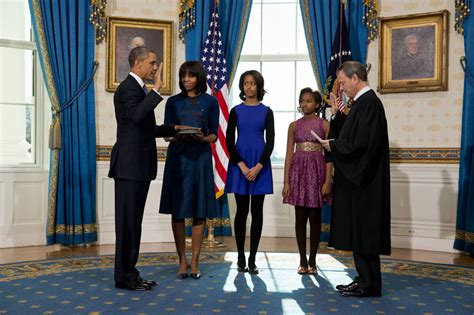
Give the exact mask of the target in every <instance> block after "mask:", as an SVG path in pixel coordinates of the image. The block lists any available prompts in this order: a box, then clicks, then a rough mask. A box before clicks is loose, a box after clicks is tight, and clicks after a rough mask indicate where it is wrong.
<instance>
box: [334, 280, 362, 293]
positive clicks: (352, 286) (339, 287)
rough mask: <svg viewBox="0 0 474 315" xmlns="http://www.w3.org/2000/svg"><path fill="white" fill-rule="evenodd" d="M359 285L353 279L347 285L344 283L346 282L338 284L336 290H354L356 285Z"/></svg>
mask: <svg viewBox="0 0 474 315" xmlns="http://www.w3.org/2000/svg"><path fill="white" fill-rule="evenodd" d="M358 286H359V285H358V284H357V282H355V281H353V282H351V283H349V284H347V285H344V284H339V285H336V290H338V291H340V292H343V291H352V290H354V289H355V288H356V287H358Z"/></svg>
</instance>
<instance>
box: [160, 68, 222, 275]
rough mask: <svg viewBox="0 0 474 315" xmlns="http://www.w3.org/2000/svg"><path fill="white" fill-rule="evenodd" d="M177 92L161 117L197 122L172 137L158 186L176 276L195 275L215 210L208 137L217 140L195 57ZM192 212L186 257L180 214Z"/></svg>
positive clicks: (211, 102) (213, 106)
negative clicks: (171, 241) (170, 236)
mask: <svg viewBox="0 0 474 315" xmlns="http://www.w3.org/2000/svg"><path fill="white" fill-rule="evenodd" d="M179 87H180V88H181V93H180V94H178V95H174V96H172V97H170V98H169V99H168V101H167V102H166V108H165V122H166V123H169V124H177V125H187V126H191V127H196V128H199V130H200V131H199V133H198V134H194V135H189V134H182V135H179V134H178V136H177V139H175V140H174V141H171V143H170V145H169V146H168V152H167V155H166V165H165V170H164V175H163V188H162V191H161V202H160V213H166V214H171V220H172V223H171V225H172V227H173V235H174V240H175V244H176V251H177V253H178V256H179V271H178V278H181V279H182V278H186V277H187V276H188V273H187V270H188V268H189V269H190V275H191V277H193V278H195V279H199V278H200V276H201V274H200V271H199V254H200V252H201V245H202V240H203V236H204V230H205V227H206V218H213V217H215V215H216V198H215V190H214V175H213V167H212V152H211V145H210V144H211V143H212V142H215V141H216V140H217V127H218V123H219V105H218V103H217V100H216V99H215V98H214V97H213V96H211V95H209V94H206V90H207V85H206V74H205V72H204V69H203V68H202V65H201V64H200V63H199V62H197V61H188V62H185V63H183V64H182V65H181V67H180V69H179ZM186 218H192V219H193V226H192V258H191V264H190V265H188V262H187V260H186V243H185V224H184V219H186Z"/></svg>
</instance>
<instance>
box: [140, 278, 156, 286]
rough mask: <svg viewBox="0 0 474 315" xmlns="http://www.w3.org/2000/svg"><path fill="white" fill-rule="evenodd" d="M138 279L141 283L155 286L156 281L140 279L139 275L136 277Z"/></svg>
mask: <svg viewBox="0 0 474 315" xmlns="http://www.w3.org/2000/svg"><path fill="white" fill-rule="evenodd" d="M138 281H140V282H141V283H143V284H146V285H147V286H149V287H155V286H156V281H153V280H145V279H142V278H141V277H138Z"/></svg>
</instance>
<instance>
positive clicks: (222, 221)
mask: <svg viewBox="0 0 474 315" xmlns="http://www.w3.org/2000/svg"><path fill="white" fill-rule="evenodd" d="M195 6H196V14H195V15H196V23H195V26H194V28H192V29H191V30H189V31H188V32H186V35H185V45H186V60H199V58H200V56H201V52H202V48H203V46H204V41H205V39H206V36H207V32H208V30H209V23H210V21H211V20H210V19H211V15H212V12H213V6H214V0H196V2H195ZM251 7H252V0H239V1H232V0H221V1H219V7H218V12H219V25H220V29H221V34H222V42H223V43H222V44H223V47H224V54H225V57H226V62H227V72H228V73H229V86H231V85H232V81H233V79H234V76H235V71H236V69H237V64H238V63H239V58H240V52H241V51H242V46H243V42H244V38H245V33H246V31H247V25H248V20H249V17H250V9H251ZM217 208H218V213H220V214H221V215H220V218H216V219H215V221H214V223H215V227H214V235H215V236H230V235H232V229H231V225H230V215H229V205H228V199H227V195H226V194H224V195H223V196H222V197H220V198H219V199H217ZM186 234H187V235H190V234H191V228H190V226H189V224H187V226H186Z"/></svg>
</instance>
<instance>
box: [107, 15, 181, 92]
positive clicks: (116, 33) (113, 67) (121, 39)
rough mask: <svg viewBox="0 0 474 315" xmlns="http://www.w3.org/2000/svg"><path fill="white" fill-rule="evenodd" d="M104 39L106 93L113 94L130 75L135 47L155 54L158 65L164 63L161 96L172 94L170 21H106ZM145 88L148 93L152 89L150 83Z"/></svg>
mask: <svg viewBox="0 0 474 315" xmlns="http://www.w3.org/2000/svg"><path fill="white" fill-rule="evenodd" d="M107 39H108V42H107V75H106V90H107V91H109V92H114V91H115V90H116V89H117V87H118V86H119V84H120V82H122V80H123V79H125V78H126V77H127V75H128V73H129V72H130V65H129V64H128V55H129V53H130V51H131V50H132V49H133V48H135V47H137V46H147V47H148V48H150V49H152V50H153V51H155V52H156V59H157V63H158V65H159V64H160V62H163V72H162V74H161V76H162V80H163V86H162V87H161V89H160V93H162V94H171V93H172V89H171V87H172V82H173V71H172V70H173V60H174V58H173V43H172V39H173V21H158V20H145V19H132V18H123V17H109V18H108V38H107ZM146 84H147V87H148V88H149V89H151V88H152V87H153V82H146Z"/></svg>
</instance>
